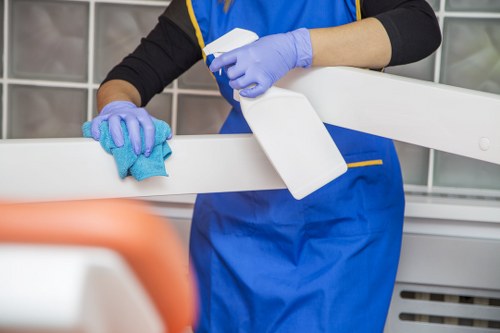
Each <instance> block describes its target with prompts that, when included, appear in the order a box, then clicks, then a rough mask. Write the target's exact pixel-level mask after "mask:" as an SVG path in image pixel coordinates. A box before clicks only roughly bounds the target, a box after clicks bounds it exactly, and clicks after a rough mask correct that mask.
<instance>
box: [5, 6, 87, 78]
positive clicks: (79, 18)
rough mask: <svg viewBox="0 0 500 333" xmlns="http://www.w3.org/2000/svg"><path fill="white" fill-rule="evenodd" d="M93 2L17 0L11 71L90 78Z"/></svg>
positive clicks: (20, 74) (27, 75) (16, 74)
mask: <svg viewBox="0 0 500 333" xmlns="http://www.w3.org/2000/svg"><path fill="white" fill-rule="evenodd" d="M88 8H89V6H88V4H87V3H80V2H73V1H64V2H63V1H41V0H36V1H35V0H33V1H28V0H13V1H12V3H11V12H12V13H11V18H10V29H11V31H10V45H11V47H10V52H9V55H10V74H11V75H12V76H13V77H16V78H38V79H46V80H69V81H80V82H81V81H86V79H87V58H88V51H87V45H88V42H87V37H88V20H89V9H88Z"/></svg>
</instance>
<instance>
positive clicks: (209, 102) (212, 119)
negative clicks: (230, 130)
mask: <svg viewBox="0 0 500 333" xmlns="http://www.w3.org/2000/svg"><path fill="white" fill-rule="evenodd" d="M230 110H231V106H230V105H229V103H227V102H226V101H225V100H224V99H223V98H222V97H213V96H195V95H180V96H179V108H178V112H177V134H215V133H218V132H219V130H220V128H221V126H222V124H223V123H224V120H225V119H226V117H227V115H228V114H229V111H230Z"/></svg>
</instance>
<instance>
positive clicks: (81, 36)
mask: <svg viewBox="0 0 500 333" xmlns="http://www.w3.org/2000/svg"><path fill="white" fill-rule="evenodd" d="M430 3H431V4H432V6H433V8H434V10H435V11H436V13H437V15H438V18H439V21H440V25H441V27H442V29H443V36H444V41H443V44H442V47H441V48H440V49H439V50H438V51H437V52H436V53H435V54H433V55H432V56H430V57H429V58H427V59H424V60H423V61H420V62H418V63H416V64H412V65H408V66H401V67H395V68H389V69H387V72H390V73H395V74H398V75H405V76H410V77H414V78H419V79H423V80H429V81H435V82H440V83H445V84H450V85H455V86H460V87H466V88H470V89H476V90H481V91H487V92H492V93H499V92H500V63H499V60H500V56H499V54H500V1H499V0H432V1H430ZM0 4H1V6H0V10H1V11H2V12H1V13H0V18H2V19H3V24H0V27H3V34H0V38H1V40H0V46H1V47H2V49H1V51H2V53H3V62H2V64H1V68H0V70H1V75H2V77H1V79H0V84H1V85H2V89H1V90H0V92H1V97H2V104H1V107H2V108H1V118H0V135H1V138H3V139H10V138H48V137H79V136H81V133H80V126H81V124H82V123H83V122H84V121H85V120H90V119H91V118H92V117H93V115H94V114H95V113H96V110H95V96H94V95H95V91H96V89H97V88H98V86H99V82H100V81H101V80H102V79H103V78H104V77H105V75H106V73H107V72H108V71H109V69H111V67H112V66H113V65H114V64H116V63H118V62H119V61H120V60H121V59H122V58H123V57H124V56H125V55H126V54H127V53H129V52H131V51H132V50H133V49H134V47H135V46H136V45H137V44H138V42H139V40H140V38H141V36H144V35H145V34H147V32H148V31H149V30H150V29H151V28H152V27H153V26H154V25H155V24H156V19H157V17H158V16H159V15H160V14H161V13H162V11H163V10H164V8H165V6H166V5H167V4H168V1H141V0H135V1H130V0H108V1H104V0H78V1H77V0H9V1H6V0H4V1H0ZM388 98H390V92H388ZM408 102H409V103H411V101H408ZM450 107H451V108H452V107H453V105H452V104H450ZM478 107H480V106H478ZM148 109H149V111H150V112H151V113H152V114H153V115H154V116H156V117H158V118H161V119H164V120H166V121H167V122H168V123H170V124H171V125H172V128H173V130H174V132H175V133H176V134H180V135H181V134H207V133H216V132H217V131H218V129H219V127H220V125H221V123H222V121H223V119H224V117H225V116H226V114H227V113H228V111H229V105H228V104H227V103H225V102H224V101H223V99H222V98H221V97H220V96H219V93H218V91H217V90H216V85H215V83H214V81H213V80H212V78H211V76H210V75H209V73H208V71H207V70H206V68H205V67H204V65H203V64H202V63H198V64H197V65H195V66H194V67H193V68H192V69H191V70H190V71H188V72H187V73H185V74H184V75H183V76H182V77H180V78H179V79H178V80H176V81H175V82H173V83H172V84H171V85H170V86H169V87H167V88H166V89H165V90H164V92H163V93H162V94H160V95H158V96H156V97H155V98H154V99H153V100H152V101H151V102H150V104H149V105H148ZM471 112H474V110H471ZM499 112H500V110H499ZM499 130H500V124H499ZM397 148H398V151H399V154H400V158H401V162H402V165H403V173H404V179H405V184H406V190H407V191H408V192H423V193H426V192H427V193H433V194H443V195H459V196H476V197H477V196H479V197H487V198H490V199H494V200H498V199H499V198H500V166H496V165H493V164H489V163H485V162H478V161H475V160H471V159H467V158H463V157H457V156H454V155H450V154H446V153H442V152H438V151H433V150H429V149H426V148H422V147H417V146H413V145H408V144H403V143H397ZM0 163H1V162H0Z"/></svg>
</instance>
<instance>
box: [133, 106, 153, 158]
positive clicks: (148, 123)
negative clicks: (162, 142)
mask: <svg viewBox="0 0 500 333" xmlns="http://www.w3.org/2000/svg"><path fill="white" fill-rule="evenodd" d="M142 110H144V109H142ZM137 119H138V120H139V124H140V125H141V127H142V130H143V133H144V155H145V156H146V157H149V155H151V152H152V151H153V147H154V144H155V134H156V133H155V132H156V129H155V126H154V124H153V118H152V117H151V116H150V115H149V113H147V111H146V110H144V112H141V113H140V114H139V115H138V117H137Z"/></svg>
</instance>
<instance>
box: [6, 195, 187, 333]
mask: <svg viewBox="0 0 500 333" xmlns="http://www.w3.org/2000/svg"><path fill="white" fill-rule="evenodd" d="M185 252H186V251H184V248H183V247H182V245H181V241H180V240H179V239H177V235H176V234H175V231H173V230H171V229H170V228H169V226H168V225H167V224H166V223H165V221H164V220H163V219H161V218H159V217H156V216H154V215H153V214H152V213H151V212H150V211H149V210H148V208H147V206H146V204H144V203H141V202H139V201H132V200H88V201H73V202H54V203H35V204H15V203H4V204H0V332H3V333H21V332H23V333H24V332H30V333H38V332H60V333H66V332H71V333H74V332H79V333H80V332H81V333H97V332H99V333H104V332H113V333H115V332H120V333H128V332H130V333H132V332H134V333H137V332H141V333H149V332H151V333H153V332H154V333H156V332H158V333H160V332H170V333H180V332H184V331H185V329H186V328H187V327H189V326H191V325H193V323H194V320H195V316H196V290H195V287H194V283H193V281H194V279H193V278H194V277H193V276H192V274H190V272H189V268H188V267H187V265H186V263H185V258H186V256H187V254H186V253H185Z"/></svg>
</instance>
